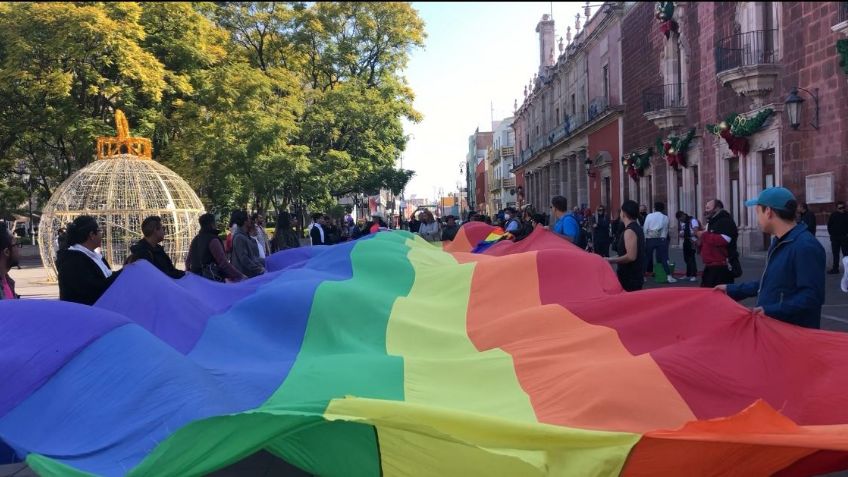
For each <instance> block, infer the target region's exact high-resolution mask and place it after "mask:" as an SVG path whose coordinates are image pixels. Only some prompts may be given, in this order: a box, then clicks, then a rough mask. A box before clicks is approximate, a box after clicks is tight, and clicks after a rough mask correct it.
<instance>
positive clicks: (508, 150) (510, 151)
mask: <svg viewBox="0 0 848 477" xmlns="http://www.w3.org/2000/svg"><path fill="white" fill-rule="evenodd" d="M514 155H515V148H514V147H512V146H509V147H502V148H501V157H512V156H514Z"/></svg>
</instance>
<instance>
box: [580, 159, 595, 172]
mask: <svg viewBox="0 0 848 477" xmlns="http://www.w3.org/2000/svg"><path fill="white" fill-rule="evenodd" d="M583 167H584V168H585V169H586V175H587V176H589V177H595V172H594V171H592V159H591V158H589V157H587V158H586V160H585V161H583Z"/></svg>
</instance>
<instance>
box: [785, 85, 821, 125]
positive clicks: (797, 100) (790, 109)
mask: <svg viewBox="0 0 848 477" xmlns="http://www.w3.org/2000/svg"><path fill="white" fill-rule="evenodd" d="M799 89H800V90H801V91H804V92H806V93H807V94H809V95H810V97H812V98H813V101H814V102H815V107H816V112H815V120H814V121H813V122H811V123H810V126H812V127H813V128H814V129H818V128H819V96H818V93H819V89H818V88H814V91H815V93H812V92H810V91H809V90H806V89H804V88H801V87H799V86H795V87H793V88H792V90H791V91H789V96H787V97H786V101H784V102H783V104H785V105H786V114H787V115H788V116H789V126H790V127H792V129H794V130H796V131H797V130H798V128H799V127H800V126H801V106H802V105H803V104H804V98H802V97H801V96H799V95H798V90H799Z"/></svg>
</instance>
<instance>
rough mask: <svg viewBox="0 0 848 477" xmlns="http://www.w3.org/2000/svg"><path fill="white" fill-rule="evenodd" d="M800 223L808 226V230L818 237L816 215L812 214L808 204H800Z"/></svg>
mask: <svg viewBox="0 0 848 477" xmlns="http://www.w3.org/2000/svg"><path fill="white" fill-rule="evenodd" d="M798 223H799V224H801V223H803V224H804V225H806V226H807V230H808V231H809V232H810V233H811V234H813V237H815V236H816V215H815V214H814V213H812V212H810V209H809V208H808V207H807V203H806V202H801V203H800V204H798Z"/></svg>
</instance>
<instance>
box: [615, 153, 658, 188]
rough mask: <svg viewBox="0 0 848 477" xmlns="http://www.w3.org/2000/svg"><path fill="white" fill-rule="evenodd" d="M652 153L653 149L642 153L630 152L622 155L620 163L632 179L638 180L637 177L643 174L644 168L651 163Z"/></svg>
mask: <svg viewBox="0 0 848 477" xmlns="http://www.w3.org/2000/svg"><path fill="white" fill-rule="evenodd" d="M653 155H654V149H653V148H650V147H649V148H648V150H647V151H646V152H644V153H642V154H639V153H637V152H631V153H630V154H628V155H626V156H622V158H621V165H622V167H624V170H625V171H626V172H627V175H629V176H630V178H631V179H633V180H634V181H638V180H639V177H641V176H644V175H645V169H646V168H647V167H648V166H650V165H651V156H653Z"/></svg>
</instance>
